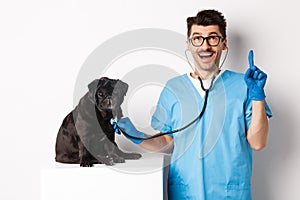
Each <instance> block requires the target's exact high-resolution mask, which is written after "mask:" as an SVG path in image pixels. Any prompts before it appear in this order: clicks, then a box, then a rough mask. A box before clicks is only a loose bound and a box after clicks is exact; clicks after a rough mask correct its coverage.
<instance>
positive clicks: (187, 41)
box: [185, 39, 191, 50]
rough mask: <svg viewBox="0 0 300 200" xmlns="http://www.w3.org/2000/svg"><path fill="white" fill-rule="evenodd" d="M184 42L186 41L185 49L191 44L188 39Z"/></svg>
mask: <svg viewBox="0 0 300 200" xmlns="http://www.w3.org/2000/svg"><path fill="white" fill-rule="evenodd" d="M185 43H186V49H188V50H190V46H191V45H190V44H191V43H190V40H189V39H187V40H186V42H185Z"/></svg>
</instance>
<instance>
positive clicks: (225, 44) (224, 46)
mask: <svg viewBox="0 0 300 200" xmlns="http://www.w3.org/2000/svg"><path fill="white" fill-rule="evenodd" d="M227 48H228V47H227V40H226V39H224V44H223V49H222V50H226V49H227Z"/></svg>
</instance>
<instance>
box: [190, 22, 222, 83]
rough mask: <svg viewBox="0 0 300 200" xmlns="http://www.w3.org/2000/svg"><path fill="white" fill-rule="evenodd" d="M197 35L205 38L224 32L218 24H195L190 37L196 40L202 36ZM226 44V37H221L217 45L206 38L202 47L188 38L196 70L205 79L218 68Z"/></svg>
mask: <svg viewBox="0 0 300 200" xmlns="http://www.w3.org/2000/svg"><path fill="white" fill-rule="evenodd" d="M197 36H202V37H204V38H206V37H208V36H221V37H222V34H221V32H220V30H219V26H217V25H208V26H201V25H196V24H194V25H192V27H191V31H190V36H189V37H194V38H195V40H197V39H199V38H200V37H197ZM213 38H214V37H212V39H213ZM200 39H201V38H200ZM226 44H227V40H226V39H220V42H219V44H218V45H217V46H211V45H209V44H208V43H207V40H205V41H204V42H203V44H202V45H201V46H200V47H195V46H193V44H192V43H191V41H190V40H187V46H188V49H189V50H190V52H191V54H192V56H193V59H194V64H195V68H196V69H195V70H196V71H197V73H198V74H200V75H201V76H202V78H204V79H205V78H206V77H207V76H209V75H212V74H214V73H215V72H216V71H217V70H218V68H219V63H220V58H221V54H222V50H225V49H226Z"/></svg>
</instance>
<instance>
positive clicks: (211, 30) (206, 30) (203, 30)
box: [191, 24, 220, 35]
mask: <svg viewBox="0 0 300 200" xmlns="http://www.w3.org/2000/svg"><path fill="white" fill-rule="evenodd" d="M195 34H199V35H203V34H208V35H210V34H220V29H219V26H218V25H208V26H203V25H197V24H193V25H192V28H191V35H195Z"/></svg>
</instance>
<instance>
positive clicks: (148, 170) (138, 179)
mask: <svg viewBox="0 0 300 200" xmlns="http://www.w3.org/2000/svg"><path fill="white" fill-rule="evenodd" d="M163 163H164V155H163V154H143V157H142V158H141V159H139V160H126V163H122V164H116V165H114V166H105V165H95V166H94V167H91V168H86V167H79V165H75V164H59V163H57V164H56V166H55V167H53V168H49V169H43V170H42V171H41V200H82V199H97V200H98V199H99V200H102V199H104V200H106V199H108V200H121V199H122V200H126V199H128V200H134V199H138V200H140V199H143V200H148V199H149V200H159V199H164V188H165V186H164V183H163V176H164V170H163ZM165 199H166V198H165Z"/></svg>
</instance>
